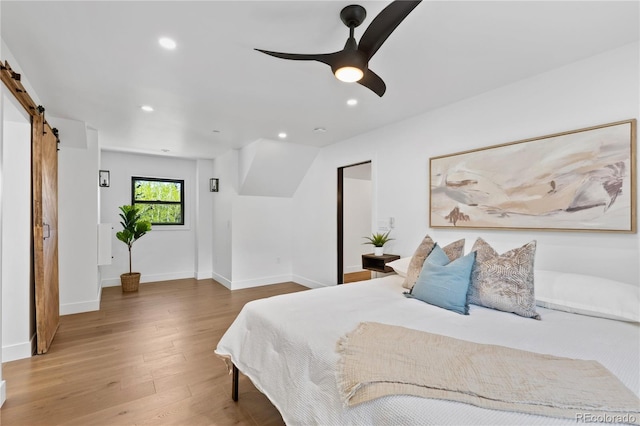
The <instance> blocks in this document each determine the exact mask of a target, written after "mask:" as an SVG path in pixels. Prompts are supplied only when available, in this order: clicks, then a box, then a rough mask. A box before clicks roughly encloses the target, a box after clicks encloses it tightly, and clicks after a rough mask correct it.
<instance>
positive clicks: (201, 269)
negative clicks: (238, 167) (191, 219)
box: [195, 159, 216, 280]
mask: <svg viewBox="0 0 640 426" xmlns="http://www.w3.org/2000/svg"><path fill="white" fill-rule="evenodd" d="M212 177H214V176H213V160H202V159H200V160H196V181H197V185H196V191H195V193H196V207H195V210H196V229H197V230H198V232H196V233H195V238H196V240H195V244H196V246H195V251H196V268H195V270H196V273H195V275H196V279H199V280H202V279H205V278H212V276H213V239H212V238H211V237H212V235H213V217H212V214H211V213H212V209H213V199H214V197H215V195H216V193H212V192H210V191H209V179H211V178H212Z"/></svg>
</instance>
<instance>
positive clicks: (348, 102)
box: [347, 99, 358, 106]
mask: <svg viewBox="0 0 640 426" xmlns="http://www.w3.org/2000/svg"><path fill="white" fill-rule="evenodd" d="M347 105H349V106H356V105H358V100H357V99H349V100H348V101H347Z"/></svg>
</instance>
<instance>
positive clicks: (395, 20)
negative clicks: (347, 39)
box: [358, 0, 421, 59]
mask: <svg viewBox="0 0 640 426" xmlns="http://www.w3.org/2000/svg"><path fill="white" fill-rule="evenodd" d="M420 1H421V0H418V1H400V0H396V1H394V2H393V3H391V4H389V5H388V6H387V7H385V8H384V9H382V12H380V13H379V14H378V16H376V17H375V18H374V19H373V21H371V24H370V25H369V27H367V29H366V31H365V32H364V34H362V37H361V38H360V43H359V44H358V50H360V51H361V52H364V53H365V54H366V55H367V58H368V59H371V57H372V56H373V55H375V54H376V52H377V51H378V49H380V46H382V44H383V43H384V42H385V41H386V40H387V38H388V37H389V36H390V35H391V33H392V32H393V30H395V29H396V27H397V26H398V25H400V23H401V22H402V21H403V20H404V18H406V17H407V15H409V13H411V11H412V10H413V9H415V7H416V6H417V5H418V4H420Z"/></svg>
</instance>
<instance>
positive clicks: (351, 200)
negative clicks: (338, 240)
mask: <svg viewBox="0 0 640 426" xmlns="http://www.w3.org/2000/svg"><path fill="white" fill-rule="evenodd" d="M342 191H343V197H342V198H343V220H344V234H343V245H342V248H343V261H344V262H343V268H344V273H345V274H346V273H349V272H356V271H361V270H362V255H363V254H364V253H372V252H373V246H372V245H370V244H363V243H365V242H366V241H367V240H365V239H364V237H367V236H369V235H371V232H372V231H371V180H365V179H350V178H346V177H345V178H344V179H343V189H342Z"/></svg>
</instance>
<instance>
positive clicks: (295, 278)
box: [291, 275, 331, 288]
mask: <svg viewBox="0 0 640 426" xmlns="http://www.w3.org/2000/svg"><path fill="white" fill-rule="evenodd" d="M291 281H293V282H295V283H296V284H300V285H303V286H305V287H308V288H321V287H331V284H322V283H320V282H318V281H313V280H310V279H307V278H304V277H301V276H300V275H293V276H292V278H291Z"/></svg>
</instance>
